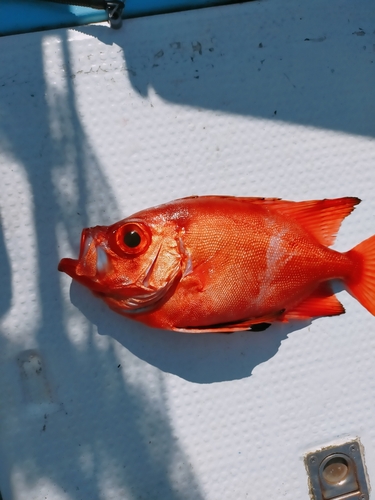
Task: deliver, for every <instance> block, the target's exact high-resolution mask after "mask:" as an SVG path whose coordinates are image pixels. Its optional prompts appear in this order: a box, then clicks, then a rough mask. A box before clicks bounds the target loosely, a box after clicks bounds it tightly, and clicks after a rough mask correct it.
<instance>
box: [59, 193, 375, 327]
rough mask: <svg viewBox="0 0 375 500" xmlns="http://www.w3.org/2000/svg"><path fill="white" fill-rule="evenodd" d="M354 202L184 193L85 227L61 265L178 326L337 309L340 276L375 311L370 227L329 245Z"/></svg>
mask: <svg viewBox="0 0 375 500" xmlns="http://www.w3.org/2000/svg"><path fill="white" fill-rule="evenodd" d="M359 202H360V200H359V199H358V198H349V197H347V198H338V199H333V200H320V201H302V202H293V201H283V200H280V199H276V198H272V199H265V198H236V197H230V196H201V197H199V196H195V197H194V196H193V197H189V198H183V199H180V200H176V201H172V202H170V203H167V204H165V205H161V206H158V207H155V208H150V209H147V210H143V211H142V212H138V213H136V214H134V215H132V216H131V217H128V218H126V219H123V220H121V221H120V222H117V223H116V224H113V225H111V226H96V227H92V228H88V229H84V230H83V231H82V237H81V248H80V254H79V258H78V260H74V259H62V260H61V261H60V264H59V270H60V271H63V272H65V273H67V274H68V275H69V276H71V277H72V278H73V279H75V280H77V281H78V282H79V283H81V284H82V285H85V286H87V287H88V288H89V289H90V290H92V292H93V293H94V294H95V295H97V296H99V297H101V298H102V299H103V300H104V301H105V302H106V303H107V304H108V305H109V307H110V308H112V309H113V310H114V311H116V312H118V313H120V314H123V315H124V316H128V317H130V318H132V319H135V320H138V321H141V322H142V323H145V324H147V325H149V326H152V327H157V328H164V329H169V330H176V331H183V332H192V333H200V332H235V331H242V330H258V331H259V330H264V329H265V328H267V327H268V326H269V325H270V324H271V323H273V322H275V321H283V322H285V321H289V320H295V319H303V320H307V319H310V318H313V317H316V316H335V315H338V314H342V313H344V312H345V310H344V307H343V306H342V304H341V303H340V302H339V301H338V300H337V298H336V297H335V295H334V294H333V291H332V289H331V285H330V281H331V280H336V279H338V280H342V282H343V283H344V285H345V287H346V288H347V290H348V291H349V292H350V293H351V294H352V295H353V296H354V297H356V298H357V299H358V300H359V302H360V303H361V304H362V305H363V306H364V307H365V308H366V309H368V311H370V313H371V314H373V315H375V236H372V237H371V238H369V239H367V240H365V241H363V242H362V243H360V244H359V245H357V246H356V247H355V248H353V249H352V250H350V251H348V252H344V253H340V252H337V251H335V250H332V249H330V248H329V246H330V245H332V244H333V242H334V239H335V236H336V233H337V231H338V229H339V227H340V225H341V222H342V220H343V219H344V218H345V217H346V216H347V215H349V214H350V213H351V212H352V210H353V209H354V206H355V205H357V204H358V203H359Z"/></svg>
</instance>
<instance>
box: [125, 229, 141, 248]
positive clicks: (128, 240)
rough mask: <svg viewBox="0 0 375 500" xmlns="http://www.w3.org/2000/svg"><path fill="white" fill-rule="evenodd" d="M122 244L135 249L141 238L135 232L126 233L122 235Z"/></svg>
mask: <svg viewBox="0 0 375 500" xmlns="http://www.w3.org/2000/svg"><path fill="white" fill-rule="evenodd" d="M124 243H125V245H126V246H128V247H129V248H136V247H137V246H138V245H139V244H140V243H141V237H140V235H139V233H138V232H137V231H134V230H133V231H128V232H127V233H125V234H124Z"/></svg>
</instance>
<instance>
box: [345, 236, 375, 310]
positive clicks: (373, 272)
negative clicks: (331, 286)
mask: <svg viewBox="0 0 375 500" xmlns="http://www.w3.org/2000/svg"><path fill="white" fill-rule="evenodd" d="M347 255H348V256H349V257H350V258H351V260H352V262H353V273H352V275H351V277H350V278H349V279H348V280H346V282H345V284H346V286H347V288H348V290H349V292H350V293H351V294H352V295H354V297H355V298H356V299H357V300H358V301H359V302H360V303H361V304H362V305H363V306H364V307H365V308H366V309H367V310H368V311H370V313H371V314H373V315H374V316H375V235H374V236H371V238H368V239H367V240H365V241H362V243H360V244H359V245H357V246H356V247H354V248H353V249H352V250H350V251H349V252H347Z"/></svg>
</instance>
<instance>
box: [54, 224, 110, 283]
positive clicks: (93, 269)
mask: <svg viewBox="0 0 375 500" xmlns="http://www.w3.org/2000/svg"><path fill="white" fill-rule="evenodd" d="M103 229H105V228H104V227H102V226H96V227H90V228H86V229H84V230H83V231H82V234H81V243H80V250H79V257H78V259H70V258H64V259H61V260H60V262H59V265H58V267H57V269H58V270H59V271H60V272H63V273H66V274H67V275H68V276H70V277H71V278H73V279H75V280H77V281H78V282H80V283H82V284H83V285H86V286H88V287H90V288H91V289H92V290H93V291H100V289H101V287H100V284H99V283H98V281H97V280H98V278H99V277H100V275H101V274H102V273H105V272H107V271H108V270H109V268H110V264H109V260H108V257H107V253H106V250H105V248H104V247H103V245H102V243H101V240H102V239H103V238H102V235H103Z"/></svg>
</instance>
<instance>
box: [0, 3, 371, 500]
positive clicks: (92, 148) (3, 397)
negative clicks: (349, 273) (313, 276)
mask: <svg viewBox="0 0 375 500" xmlns="http://www.w3.org/2000/svg"><path fill="white" fill-rule="evenodd" d="M374 27H375V26H374V13H373V5H372V2H371V1H362V2H359V3H358V2H357V3H355V4H353V3H351V2H346V1H344V2H342V1H340V2H339V1H336V0H335V1H333V2H330V3H329V4H327V2H323V1H319V0H315V1H313V2H310V3H309V4H307V3H306V2H302V1H297V0H295V1H293V2H289V4H288V5H287V6H286V5H285V2H281V1H276V0H275V1H264V2H260V3H250V4H244V5H234V6H229V7H220V8H213V9H207V10H200V11H196V12H193V11H191V12H186V13H179V14H173V15H165V16H159V17H152V18H142V19H138V20H131V21H128V22H126V23H125V25H124V27H123V29H122V30H120V31H118V32H114V31H112V30H110V29H109V28H108V27H106V26H101V25H96V26H89V27H85V28H83V29H79V30H59V31H54V32H44V33H34V34H28V35H20V36H14V37H7V38H3V39H2V41H1V45H2V50H1V51H0V168H1V189H0V210H1V231H0V272H1V277H2V282H1V287H0V332H1V336H0V377H1V391H0V422H1V425H0V457H1V460H0V489H1V492H2V495H3V498H4V500H26V499H27V500H41V499H44V498H46V499H48V500H80V499H82V500H86V499H90V500H99V499H100V500H109V499H114V500H118V499H120V498H121V499H126V500H133V499H134V500H135V499H143V500H145V499H147V500H149V499H152V500H154V499H163V500H182V499H184V500H185V499H186V500H188V499H189V500H203V499H204V500H224V499H225V500H234V499H241V500H242V499H250V500H264V499H266V498H267V499H279V498H285V499H290V500H296V499H299V500H300V499H301V500H302V499H307V498H308V482H307V475H306V472H305V468H304V464H303V456H304V454H305V453H306V452H307V451H309V450H313V449H315V448H319V447H320V446H322V445H325V444H327V443H331V442H335V441H336V440H342V439H345V438H346V437H359V438H360V440H361V442H362V444H363V446H364V450H365V460H366V465H367V470H368V473H369V477H370V481H371V482H372V484H373V485H374V484H375V431H374V425H373V422H374V404H375V364H374V358H375V318H374V317H372V316H371V315H370V314H369V313H368V312H367V311H366V310H365V309H364V308H362V307H361V306H360V304H358V303H357V302H356V301H355V299H353V298H352V297H351V296H350V295H349V294H347V293H346V292H345V291H340V292H339V299H340V300H341V301H342V302H343V304H344V305H345V307H346V309H347V313H346V314H345V315H343V316H340V317H336V318H321V319H317V320H314V321H313V322H311V323H308V324H306V323H303V324H293V325H283V326H272V327H271V328H270V329H268V330H267V331H265V332H259V333H239V334H234V335H228V336H227V335H201V336H194V335H183V334H177V333H172V332H165V331H158V330H151V329H148V328H146V327H144V326H142V325H140V324H137V323H135V322H132V321H130V320H127V319H125V318H122V317H120V316H117V315H116V314H115V313H113V312H111V311H109V310H108V309H107V308H106V306H105V305H104V304H103V303H102V302H101V301H99V300H98V299H95V298H94V297H93V296H92V295H91V294H90V293H89V292H88V291H87V290H85V289H83V288H82V287H80V286H79V285H77V284H73V285H72V284H71V280H70V279H69V278H68V276H66V275H63V274H60V273H58V272H57V263H58V261H59V259H60V258H61V257H68V256H77V253H78V248H79V238H80V232H81V229H82V228H83V227H86V226H88V225H96V224H107V223H109V222H113V221H116V220H118V219H120V218H122V217H125V216H126V215H130V214H131V213H133V212H135V211H137V210H140V209H142V208H146V207H148V206H152V205H155V204H158V203H162V202H164V201H169V200H171V199H174V198H177V197H181V196H186V195H191V194H232V195H241V196H246V195H248V196H278V197H282V198H285V199H293V200H302V199H314V198H326V197H338V196H347V195H350V196H358V197H360V198H361V199H362V200H363V202H362V203H361V204H360V205H359V207H358V208H356V210H355V211H354V213H353V214H351V215H350V216H349V217H348V219H347V220H346V221H345V222H344V223H343V225H342V227H341V229H340V233H339V235H338V238H337V242H336V244H335V248H337V249H339V250H347V249H349V248H351V247H353V246H354V245H355V244H357V243H358V242H360V241H361V240H363V239H365V238H367V237H368V236H370V235H372V234H374V233H375V222H374V221H375V196H374V195H375V168H374V165H375V141H374V135H375V122H374V104H375V101H374V99H375V97H374V88H375V85H374V83H375V77H374V59H375V52H374V49H373V44H374V43H375V40H374V34H373V30H374Z"/></svg>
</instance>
